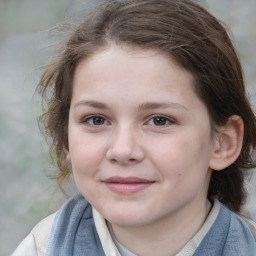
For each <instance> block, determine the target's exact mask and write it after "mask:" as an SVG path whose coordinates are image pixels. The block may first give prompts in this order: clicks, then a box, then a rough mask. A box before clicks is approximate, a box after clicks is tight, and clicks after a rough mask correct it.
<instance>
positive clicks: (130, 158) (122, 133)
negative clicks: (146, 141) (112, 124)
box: [106, 127, 144, 165]
mask: <svg viewBox="0 0 256 256" xmlns="http://www.w3.org/2000/svg"><path fill="white" fill-rule="evenodd" d="M140 141H141V139H140V135H139V134H138V131H136V129H135V128H132V127H130V128H128V127H124V128H121V127H120V128H117V129H116V130H115V131H113V133H112V136H111V137H110V143H109V147H108V150H107V153H106V158H107V159H108V160H109V161H111V162H112V163H118V164H121V165H130V164H136V163H139V162H141V161H142V160H143V159H144V152H143V149H142V145H141V143H140Z"/></svg>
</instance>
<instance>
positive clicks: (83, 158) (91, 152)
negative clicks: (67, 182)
mask: <svg viewBox="0 0 256 256" xmlns="http://www.w3.org/2000/svg"><path fill="white" fill-rule="evenodd" d="M104 153H105V151H104V146H103V144H102V142H99V141H97V140H89V139H87V140H84V141H83V140H82V139H81V140H76V141H73V142H71V143H70V158H71V161H72V169H73V172H74V175H76V174H77V175H78V174H79V175H90V174H91V173H93V172H95V171H96V170H97V167H98V165H99V164H100V162H101V161H102V159H103V158H104Z"/></svg>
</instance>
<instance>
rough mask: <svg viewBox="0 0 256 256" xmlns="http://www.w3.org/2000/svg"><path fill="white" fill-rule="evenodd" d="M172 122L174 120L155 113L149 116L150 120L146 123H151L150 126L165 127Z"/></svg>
mask: <svg viewBox="0 0 256 256" xmlns="http://www.w3.org/2000/svg"><path fill="white" fill-rule="evenodd" d="M174 123H175V121H174V120H173V119H172V118H170V117H166V116H162V115H155V116H153V117H151V118H150V120H149V121H148V123H147V124H149V125H152V126H160V127H161V126H164V127H167V126H169V125H172V124H174Z"/></svg>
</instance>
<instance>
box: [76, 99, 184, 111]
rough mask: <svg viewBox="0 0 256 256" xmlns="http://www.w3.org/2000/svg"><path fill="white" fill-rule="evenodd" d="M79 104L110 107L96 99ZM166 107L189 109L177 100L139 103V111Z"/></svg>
mask: <svg viewBox="0 0 256 256" xmlns="http://www.w3.org/2000/svg"><path fill="white" fill-rule="evenodd" d="M79 106H89V107H93V108H97V109H109V107H108V105H106V104H104V103H102V102H98V101H94V100H82V101H79V102H77V103H76V104H75V105H74V108H76V107H79ZM166 108H176V109H184V110H187V111H188V109H187V108H186V107H185V106H183V105H181V104H179V103H176V102H144V103H142V104H140V105H139V107H138V111H145V110H153V109H166Z"/></svg>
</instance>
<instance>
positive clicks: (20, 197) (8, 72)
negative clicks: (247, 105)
mask: <svg viewBox="0 0 256 256" xmlns="http://www.w3.org/2000/svg"><path fill="white" fill-rule="evenodd" d="M99 2H101V1H100V0H98V1H96V0H94V1H92V0H91V1H89V0H87V1H86V0H54V1H53V0H0V168H1V176H0V189H1V193H0V205H1V206H0V256H5V255H10V253H11V252H12V251H13V250H14V248H15V247H16V246H17V245H18V243H19V242H20V241H21V240H22V239H23V238H24V237H25V236H26V235H27V234H28V232H29V231H30V230H31V228H32V227H33V226H34V225H35V224H36V223H37V222H38V221H39V220H41V219H42V218H44V217H45V216H47V215H48V214H49V213H51V212H53V211H55V210H56V209H57V207H58V206H59V205H60V202H62V201H63V200H64V199H63V197H62V195H61V193H59V192H58V189H57V187H56V185H55V183H54V182H53V181H52V180H50V179H49V178H47V174H48V173H49V172H50V171H51V170H52V169H53V167H52V166H51V165H50V164H49V162H48V153H47V146H46V145H45V143H44V142H43V138H42V136H41V135H40V132H39V129H38V125H37V117H38V116H39V115H40V111H41V105H40V100H39V98H38V96H36V95H34V91H35V88H36V84H37V82H38V80H39V77H40V71H39V70H38V67H40V66H41V65H43V64H45V63H46V62H47V60H49V57H50V55H51V50H50V49H51V45H52V44H53V43H54V42H55V40H56V38H55V37H54V34H52V33H50V32H49V29H50V28H52V27H54V26H55V25H56V24H58V23H60V22H62V21H65V20H68V21H71V22H72V20H74V19H76V18H77V17H78V16H80V15H81V14H83V13H84V12H85V10H87V9H91V8H92V7H93V6H94V5H95V4H97V3H99ZM197 2H199V3H200V4H202V5H203V6H204V7H206V8H207V9H208V10H210V12H211V13H213V14H214V15H215V16H217V17H218V18H219V19H220V20H222V21H223V22H224V23H225V24H227V26H228V27H229V29H230V31H232V32H230V35H231V37H232V39H233V41H234V43H235V45H236V47H237V49H238V51H239V54H240V57H241V60H242V64H243V66H244V70H245V75H246V80H247V84H248V91H249V94H250V99H251V102H252V103H253V105H254V109H256V50H255V48H256V1H255V0H205V1H203V0H201V1H199V0H198V1H197ZM255 180H256V178H253V179H252V181H251V182H250V183H249V184H248V190H249V198H248V202H247V205H246V207H245V209H244V210H245V212H246V213H247V214H249V215H250V216H251V218H253V219H254V220H256V202H255V198H256V186H255V184H256V181H255Z"/></svg>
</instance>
